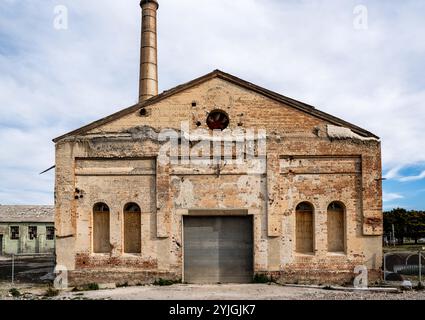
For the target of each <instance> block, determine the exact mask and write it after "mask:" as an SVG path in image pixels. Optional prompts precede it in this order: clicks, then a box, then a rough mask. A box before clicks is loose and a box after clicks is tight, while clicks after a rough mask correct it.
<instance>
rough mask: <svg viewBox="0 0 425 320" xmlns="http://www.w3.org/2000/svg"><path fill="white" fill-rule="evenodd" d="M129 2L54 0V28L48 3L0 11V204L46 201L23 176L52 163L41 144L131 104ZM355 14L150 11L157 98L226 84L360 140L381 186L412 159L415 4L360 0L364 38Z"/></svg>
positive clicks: (266, 5) (133, 1)
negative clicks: (300, 105) (361, 131)
mask: <svg viewBox="0 0 425 320" xmlns="http://www.w3.org/2000/svg"><path fill="white" fill-rule="evenodd" d="M138 3H139V1H138V0H126V1H124V0H123V1H116V0H104V1H101V2H100V1H96V0H72V1H71V0H63V1H61V2H60V4H63V5H65V6H67V8H68V13H69V19H68V23H69V29H68V30H55V29H54V28H53V20H54V17H55V16H54V11H53V9H54V7H55V6H56V5H57V4H58V3H57V1H53V0H45V1H25V2H24V1H10V0H9V1H2V2H1V3H0V138H1V140H0V150H2V151H5V152H4V153H3V152H2V153H1V154H0V176H1V178H3V177H6V178H5V179H1V180H0V190H1V193H0V202H1V203H25V202H29V201H31V202H32V203H38V202H39V201H38V199H44V200H40V202H42V201H47V200H46V199H45V198H43V197H44V194H45V193H44V192H46V189H45V187H44V185H43V186H42V183H43V181H41V180H40V181H39V180H37V179H35V180H33V178H34V177H35V175H34V176H32V174H38V172H40V171H42V170H43V169H45V168H48V167H50V166H51V165H52V164H53V162H54V149H53V144H52V142H51V139H52V138H54V137H56V136H59V135H61V134H63V133H65V132H67V131H70V130H73V129H76V128H78V127H80V126H82V125H84V124H86V123H88V122H90V121H93V120H97V119H99V118H101V117H103V116H106V115H108V114H110V113H112V112H114V111H117V110H119V109H121V108H124V107H127V106H129V105H132V104H133V103H134V102H136V99H137V89H138V83H137V81H138V72H139V70H138V65H139V45H140V9H139V7H138ZM357 4H358V1H354V0H347V1H339V0H326V1H325V0H310V1H277V0H264V1H255V0H233V1H228V0H214V1H213V0H203V1H202V3H201V2H200V1H198V0H179V1H175V0H161V1H160V10H159V20H158V22H159V71H160V88H161V89H162V90H164V89H168V88H170V87H173V86H175V85H178V84H181V83H183V82H186V81H188V80H191V79H193V78H194V77H197V76H200V75H202V74H205V73H207V72H210V71H212V70H213V69H217V68H219V69H222V70H223V71H227V72H230V73H233V74H235V75H237V76H240V77H242V78H244V79H246V80H248V81H251V82H254V83H256V84H258V85H261V86H264V87H267V88H269V89H271V90H274V91H277V92H279V93H282V94H284V95H287V96H290V97H293V98H296V99H298V100H301V101H304V102H307V103H310V104H312V105H315V106H317V108H319V109H321V110H323V111H326V112H329V113H331V114H334V115H336V116H339V117H341V118H343V119H345V120H347V121H350V122H353V123H355V124H358V125H360V126H362V127H364V128H365V129H368V130H370V131H373V132H374V133H376V134H377V135H379V136H380V137H381V138H382V146H383V163H384V168H385V169H386V171H387V175H386V176H387V178H388V179H393V178H394V179H396V178H402V177H400V176H399V172H400V170H401V169H402V168H405V167H407V166H410V165H412V164H420V163H423V162H425V152H423V150H425V139H424V138H425V137H424V130H423V123H425V112H424V111H423V101H425V91H424V90H423V88H424V87H425V78H424V77H423V74H422V70H424V69H425V61H424V60H423V56H424V55H425V42H424V41H423V39H422V37H423V34H425V20H424V19H423V12H424V10H425V2H424V1H421V0H416V1H415V0H410V1H406V2H403V5H401V4H399V3H398V2H387V1H385V2H384V1H382V2H381V1H379V2H377V1H372V0H365V1H363V2H362V4H364V5H366V6H367V7H368V11H369V15H370V16H369V29H368V30H365V31H361V30H354V28H353V18H354V16H353V9H354V7H355V6H356V5H357ZM22 172H25V173H26V174H25V175H22V174H21V173H22ZM13 177H16V178H13ZM46 177H47V178H46V179H47V180H48V181H49V183H48V184H47V186H48V188H51V189H50V190H52V185H53V176H52V175H50V176H46ZM43 179H44V178H43ZM33 181H38V182H37V183H36V185H35V186H31V189H34V191H35V193H34V195H33V196H31V197H30V198H28V196H27V195H28V193H26V192H23V191H22V192H21V191H20V190H27V189H26V187H27V186H29V185H32V183H33ZM409 181H411V180H409ZM45 185H46V184H45ZM37 190H40V192H41V193H42V194H40V195H39V194H37V192H39V191H37ZM38 197H39V198H38ZM49 199H51V201H52V199H53V197H52V196H50V198H49Z"/></svg>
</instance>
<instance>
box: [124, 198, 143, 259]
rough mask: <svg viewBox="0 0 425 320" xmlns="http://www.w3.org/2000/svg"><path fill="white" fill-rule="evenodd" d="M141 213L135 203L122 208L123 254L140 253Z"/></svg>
mask: <svg viewBox="0 0 425 320" xmlns="http://www.w3.org/2000/svg"><path fill="white" fill-rule="evenodd" d="M141 215H142V212H141V210H140V207H139V206H138V205H137V204H135V203H128V204H126V205H125V207H124V252H125V253H141V252H142V251H141V250H142V230H141V225H142V218H141Z"/></svg>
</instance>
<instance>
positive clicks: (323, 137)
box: [56, 78, 382, 282]
mask: <svg viewBox="0 0 425 320" xmlns="http://www.w3.org/2000/svg"><path fill="white" fill-rule="evenodd" d="M193 102H196V106H192V103H193ZM146 109H147V115H146V116H140V114H139V112H138V111H135V112H134V113H131V114H129V115H126V116H123V117H121V118H120V119H117V120H114V121H112V122H110V123H108V124H105V125H103V126H101V127H99V128H96V129H93V130H91V131H89V132H88V133H87V134H85V135H81V136H76V137H68V138H65V139H63V140H62V141H59V142H58V143H57V146H56V225H57V229H58V241H57V252H58V262H59V264H63V265H65V266H67V267H68V268H69V270H74V271H75V273H74V274H76V275H77V274H78V276H76V279H79V280H78V281H84V274H86V275H87V278H86V279H87V280H90V279H89V278H90V277H92V276H93V272H92V271H89V270H99V271H102V270H104V271H105V270H108V277H106V276H105V281H106V280H107V279H106V278H108V279H110V278H111V274H113V276H112V278H113V279H115V280H116V279H120V277H121V278H122V279H124V280H125V278H126V277H127V276H128V270H133V271H137V272H141V274H144V275H146V273H144V272H151V273H152V274H155V273H156V272H159V273H164V274H168V275H173V277H177V278H179V277H180V278H181V276H182V238H181V234H182V231H181V226H182V216H183V215H185V214H188V213H189V211H190V210H191V209H197V208H199V209H246V210H247V211H248V212H249V214H252V215H254V228H255V230H254V238H255V239H254V241H255V243H254V252H255V254H254V262H255V272H269V273H274V274H275V275H280V276H281V279H283V280H282V281H291V282H296V281H297V279H298V278H297V277H299V279H311V281H312V282H313V281H315V280H314V279H319V280H320V279H322V280H323V281H331V282H338V281H339V280H341V279H344V281H346V279H347V277H352V272H353V270H354V267H355V266H356V265H359V264H365V265H367V266H368V268H369V269H370V270H371V272H372V273H373V274H379V269H380V267H381V259H382V247H381V233H382V199H381V198H382V196H381V192H382V191H381V180H380V178H381V158H380V157H381V155H380V143H379V142H378V141H374V140H371V141H361V140H356V139H347V140H332V139H329V137H328V136H327V133H326V132H327V131H326V130H327V127H326V126H327V125H328V123H327V122H326V121H325V120H322V119H318V118H316V117H313V116H311V115H308V114H306V113H304V112H302V111H299V110H295V109H294V108H291V107H288V106H286V105H283V104H282V103H280V102H277V101H275V100H272V99H270V98H266V97H264V96H262V95H260V94H258V93H254V92H252V91H249V90H247V89H243V88H241V87H239V86H236V85H234V84H231V83H229V82H226V81H224V80H220V79H218V78H217V79H212V80H209V81H207V82H204V83H202V84H200V85H197V86H196V87H192V88H189V89H187V90H185V91H183V92H180V93H177V94H175V95H173V96H171V97H168V98H166V99H164V100H162V101H159V102H158V103H156V104H154V105H150V106H148V107H147V108H146ZM214 109H221V110H224V111H225V112H227V113H228V115H229V117H230V120H231V123H230V126H229V129H232V130H233V129H254V130H266V132H267V159H264V161H263V162H261V161H260V163H261V164H262V165H263V166H264V168H265V170H264V172H261V171H260V172H255V171H254V173H253V170H252V168H250V163H245V164H244V165H239V166H236V165H226V166H224V163H220V165H219V167H220V170H219V171H217V166H215V165H211V166H206V167H203V166H197V165H172V166H171V165H161V164H160V163H159V162H158V161H157V163H156V170H155V176H153V175H148V176H143V177H141V176H132V175H131V173H130V172H128V171H126V172H121V173H120V175H115V176H113V177H111V176H107V174H106V173H105V172H102V170H104V171H105V170H106V171H107V170H112V171H113V170H118V171H119V170H121V171H122V170H123V167H124V168H126V167H127V168H133V167H138V166H133V165H132V164H128V163H127V164H126V162H125V161H129V160H128V159H141V158H144V159H156V158H157V156H158V152H159V150H160V148H161V147H162V146H163V145H164V144H163V142H158V141H157V139H156V138H155V137H153V136H152V132H153V131H150V134H151V135H150V136H149V134H148V135H147V134H146V128H148V127H149V128H152V129H153V130H156V131H157V132H159V131H160V130H162V129H168V128H172V129H175V130H180V129H181V123H182V122H183V121H188V127H189V128H188V129H189V130H190V131H191V132H192V131H194V130H195V129H197V125H196V123H197V122H198V121H200V122H201V127H200V128H202V129H207V127H206V124H205V119H206V114H207V113H208V112H210V111H212V110H214ZM193 148H196V146H193ZM84 158H91V159H102V158H116V159H121V160H120V161H121V162H119V161H115V162H114V161H113V162H109V163H107V165H106V166H105V167H104V168H103V169H96V170H99V171H98V172H97V174H94V173H93V168H90V164H91V163H92V162H87V161H82V160H81V159H84ZM123 161H124V162H123ZM123 163H124V165H123ZM251 165H252V163H251ZM251 167H252V166H251ZM117 168H118V169H117ZM151 169H152V168H151ZM90 170H91V171H90ZM124 171H125V170H124ZM116 172H117V171H115V173H116ZM133 173H134V172H133ZM76 188H78V189H81V190H83V195H84V196H83V198H78V199H76V195H75V189H76ZM99 201H103V202H105V203H107V204H108V205H109V206H110V208H111V210H112V211H111V241H112V244H113V247H114V249H113V251H112V254H111V255H95V254H92V253H91V252H92V249H91V227H92V226H91V214H92V213H91V209H92V206H93V205H94V204H95V202H99ZM301 201H309V202H310V203H312V204H313V205H314V208H315V220H314V221H315V237H316V238H315V253H314V255H300V254H297V253H295V251H294V250H295V243H294V236H295V207H296V205H297V204H298V203H299V202H301ZM332 201H341V202H342V203H344V205H345V206H346V209H347V210H346V241H347V252H346V254H345V255H342V254H340V255H338V254H329V253H328V252H327V237H326V232H327V230H326V229H327V225H326V211H327V206H328V205H329V204H330V203H331V202H332ZM127 202H137V203H139V205H140V206H142V207H144V209H143V210H142V212H143V214H142V254H141V255H140V256H126V255H124V254H122V210H123V206H124V205H125V203H127ZM145 204H146V206H145ZM111 268H112V271H111ZM114 271H116V274H115V273H113V272H114ZM105 272H106V271H105ZM111 272H112V273H111ZM307 272H308V276H306V274H307ZM100 274H101V273H100ZM335 274H336V275H337V276H335ZM105 275H106V273H105ZM120 275H121V276H120ZM326 275H329V277H326ZM331 275H332V276H331ZM339 275H340V276H339ZM96 279H97V280H99V281H100V278H99V275H97V276H96ZM285 279H286V280H285ZM338 279H339V280H338ZM133 280H134V279H133ZM145 280H146V279H145ZM303 281H304V280H303Z"/></svg>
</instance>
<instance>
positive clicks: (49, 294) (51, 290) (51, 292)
mask: <svg viewBox="0 0 425 320" xmlns="http://www.w3.org/2000/svg"><path fill="white" fill-rule="evenodd" d="M58 295H59V290H57V289H55V288H53V287H52V286H49V287H48V288H47V290H46V293H45V294H44V296H45V297H56V296H58Z"/></svg>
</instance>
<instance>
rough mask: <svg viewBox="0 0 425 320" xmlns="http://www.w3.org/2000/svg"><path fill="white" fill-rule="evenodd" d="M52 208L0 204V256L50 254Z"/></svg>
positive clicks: (52, 240)
mask: <svg viewBox="0 0 425 320" xmlns="http://www.w3.org/2000/svg"><path fill="white" fill-rule="evenodd" d="M54 219H55V218H54V207H53V206H3V205H0V256H7V255H12V254H33V253H52V254H53V253H54V251H55V226H54Z"/></svg>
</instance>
